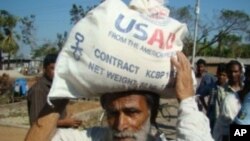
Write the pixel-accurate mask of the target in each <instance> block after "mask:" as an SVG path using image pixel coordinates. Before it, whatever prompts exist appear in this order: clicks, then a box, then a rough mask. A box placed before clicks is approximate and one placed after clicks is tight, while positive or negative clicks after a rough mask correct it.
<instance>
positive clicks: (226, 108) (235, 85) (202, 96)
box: [196, 59, 250, 141]
mask: <svg viewBox="0 0 250 141" xmlns="http://www.w3.org/2000/svg"><path fill="white" fill-rule="evenodd" d="M196 79H197V90H196V95H197V97H198V107H199V109H200V110H201V111H203V112H204V113H205V114H206V115H207V117H208V118H209V121H210V128H211V133H212V136H213V138H214V140H215V141H227V140H229V133H230V132H229V131H230V130H229V127H230V124H250V122H249V121H250V119H248V118H249V117H247V116H246V115H247V112H248V111H247V110H246V109H248V108H249V107H246V106H249V104H247V103H248V102H249V100H248V98H249V96H248V95H249V94H248V93H250V86H249V82H250V81H249V80H250V69H249V66H244V65H243V64H242V63H240V62H239V61H237V60H232V61H230V62H228V63H221V64H219V65H218V66H217V72H216V75H215V76H214V75H212V74H210V73H208V72H207V69H206V61H205V60H203V59H199V60H198V61H197V63H196ZM244 103H246V104H244ZM242 105H244V106H242ZM239 111H241V112H239ZM237 115H238V116H237ZM242 115H243V116H242ZM236 119H237V120H236ZM236 121H237V122H236ZM242 121H244V122H242Z"/></svg>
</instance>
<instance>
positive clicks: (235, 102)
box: [213, 93, 241, 141]
mask: <svg viewBox="0 0 250 141" xmlns="http://www.w3.org/2000/svg"><path fill="white" fill-rule="evenodd" d="M240 108H241V103H240V99H239V96H238V94H237V93H229V94H228V95H227V96H226V98H225V100H224V103H223V106H222V109H221V114H220V115H219V117H218V119H217V121H216V123H215V126H214V131H213V137H214V140H215V141H221V140H222V137H223V135H229V126H230V124H231V123H232V122H233V120H234V118H235V117H236V116H237V114H238V112H239V110H240Z"/></svg>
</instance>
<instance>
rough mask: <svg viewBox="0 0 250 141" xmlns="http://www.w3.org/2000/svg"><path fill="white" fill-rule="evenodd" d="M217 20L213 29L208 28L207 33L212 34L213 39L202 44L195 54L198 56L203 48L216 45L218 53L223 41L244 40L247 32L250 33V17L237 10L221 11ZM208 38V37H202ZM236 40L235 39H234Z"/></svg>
mask: <svg viewBox="0 0 250 141" xmlns="http://www.w3.org/2000/svg"><path fill="white" fill-rule="evenodd" d="M218 17H219V18H218V19H217V20H216V24H213V25H215V26H214V28H210V30H208V31H209V33H210V36H211V34H213V33H214V35H213V37H212V38H211V40H210V41H209V42H208V43H207V44H205V45H204V44H203V45H202V47H200V48H199V50H198V51H197V54H198V55H199V54H200V53H201V52H202V51H203V50H204V49H205V48H208V47H211V46H212V45H215V44H216V43H217V45H218V46H217V47H218V48H220V49H219V51H222V50H223V49H222V47H223V45H224V44H225V41H228V39H227V38H231V37H234V38H235V37H237V40H239V39H240V38H241V39H244V38H246V37H247V34H248V32H249V31H250V26H249V24H250V16H249V15H248V14H246V13H245V12H243V11H239V10H235V11H232V10H221V13H220V15H219V16H218ZM204 38H208V36H204ZM235 39H236V38H235Z"/></svg>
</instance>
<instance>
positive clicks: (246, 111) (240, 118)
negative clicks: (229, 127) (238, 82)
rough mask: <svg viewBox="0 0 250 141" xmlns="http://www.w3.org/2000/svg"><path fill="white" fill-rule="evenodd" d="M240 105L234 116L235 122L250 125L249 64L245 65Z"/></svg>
mask: <svg viewBox="0 0 250 141" xmlns="http://www.w3.org/2000/svg"><path fill="white" fill-rule="evenodd" d="M239 97H240V100H241V102H242V106H241V109H240V112H239V113H238V115H237V117H236V118H235V120H234V121H235V124H238V125H250V66H247V67H246V72H245V80H244V88H243V90H242V91H241V92H240V95H239Z"/></svg>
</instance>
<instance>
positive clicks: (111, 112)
mask: <svg viewBox="0 0 250 141" xmlns="http://www.w3.org/2000/svg"><path fill="white" fill-rule="evenodd" d="M117 114H118V112H117V111H107V116H115V115H117Z"/></svg>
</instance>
